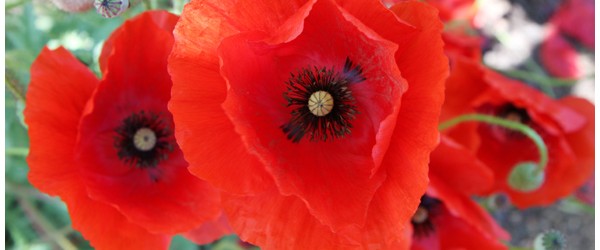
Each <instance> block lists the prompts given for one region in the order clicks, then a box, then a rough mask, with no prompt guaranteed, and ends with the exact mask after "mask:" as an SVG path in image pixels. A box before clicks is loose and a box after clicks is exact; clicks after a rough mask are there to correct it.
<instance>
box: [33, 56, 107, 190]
mask: <svg viewBox="0 0 600 250" xmlns="http://www.w3.org/2000/svg"><path fill="white" fill-rule="evenodd" d="M97 84H98V79H96V77H95V76H94V73H92V72H91V71H90V70H89V69H88V68H86V67H85V66H84V65H83V64H82V63H81V62H79V61H78V60H77V58H75V57H74V56H73V55H72V54H71V53H70V52H68V51H67V50H65V49H64V48H62V47H60V48H58V49H56V50H53V51H52V50H49V49H48V48H43V49H42V52H41V53H40V55H39V56H38V58H37V59H36V60H35V61H34V62H33V65H32V66H31V82H30V84H29V89H28V91H27V98H26V104H25V111H24V114H25V123H27V125H28V127H29V141H30V143H29V144H30V145H31V146H30V153H29V156H28V157H27V162H28V165H29V169H30V171H29V174H28V176H29V181H30V182H31V183H32V184H33V185H34V186H35V187H37V188H38V189H40V190H41V191H43V192H45V193H48V194H50V195H65V194H66V193H70V192H71V189H72V188H73V187H72V185H71V181H70V180H72V179H76V178H78V172H77V170H76V167H75V165H73V163H72V160H73V150H74V148H75V141H76V138H77V125H78V124H79V119H80V118H81V115H82V113H83V109H84V106H85V104H86V102H87V101H88V99H89V98H90V96H91V95H92V92H93V91H94V88H95V87H96V85H97Z"/></svg>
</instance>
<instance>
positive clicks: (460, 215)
mask: <svg viewBox="0 0 600 250" xmlns="http://www.w3.org/2000/svg"><path fill="white" fill-rule="evenodd" d="M430 178H431V185H430V190H429V191H428V193H429V194H430V195H432V196H433V197H436V198H438V199H440V200H441V201H442V202H443V204H444V206H445V207H446V208H447V211H448V213H449V215H450V216H452V217H456V218H457V219H459V220H460V221H462V224H466V225H468V226H469V227H472V229H471V231H474V233H471V234H465V235H473V236H475V238H477V236H478V235H479V236H480V238H481V239H480V240H479V241H480V242H487V243H486V244H484V245H480V247H479V248H473V249H488V248H487V247H483V246H486V245H491V246H496V248H498V247H500V248H505V246H503V245H502V244H500V242H498V240H503V241H508V240H509V239H510V235H509V234H508V233H507V232H506V231H504V229H502V228H501V227H500V226H499V225H498V224H496V222H495V221H494V219H493V218H492V217H491V216H490V215H489V214H488V213H487V212H486V211H485V210H484V209H483V208H481V207H480V206H479V205H478V204H477V203H475V202H474V201H473V200H471V199H470V198H469V196H467V195H466V194H461V193H459V192H457V191H458V190H456V189H454V188H453V187H452V186H449V185H447V183H446V182H444V181H445V180H444V177H442V176H431V177H430ZM436 225H438V226H439V228H440V237H441V240H442V246H444V248H449V247H451V245H447V242H457V243H458V242H462V243H460V244H465V243H467V242H468V241H469V240H466V239H469V238H470V237H459V236H456V234H454V233H453V230H452V229H451V226H452V225H455V223H445V222H441V221H440V222H437V221H436ZM457 226H458V225H457ZM465 229H466V228H465ZM444 230H446V233H444ZM457 246H460V245H457ZM457 246H455V247H457ZM471 246H477V245H476V244H473V245H471Z"/></svg>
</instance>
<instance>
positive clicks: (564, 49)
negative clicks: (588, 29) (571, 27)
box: [540, 31, 583, 79]
mask: <svg viewBox="0 0 600 250" xmlns="http://www.w3.org/2000/svg"><path fill="white" fill-rule="evenodd" d="M578 57H579V55H578V53H577V50H575V48H573V46H572V45H571V44H569V42H568V41H567V39H565V38H564V37H562V36H561V35H560V34H559V33H558V32H557V31H550V34H549V35H548V36H547V37H546V38H545V39H544V41H543V42H542V45H541V46H540V59H541V62H542V64H543V65H544V67H545V68H546V70H547V71H548V73H550V74H551V75H553V76H555V77H560V78H570V79H577V78H580V77H582V76H583V71H582V67H581V65H579V58H578Z"/></svg>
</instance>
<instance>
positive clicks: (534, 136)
mask: <svg viewBox="0 0 600 250" xmlns="http://www.w3.org/2000/svg"><path fill="white" fill-rule="evenodd" d="M463 122H484V123H488V124H492V125H497V126H501V127H504V128H507V129H511V130H515V131H518V132H520V133H522V134H524V135H526V136H527V137H529V139H531V141H533V143H535V146H536V147H537V149H538V152H539V154H540V161H539V162H538V168H537V173H541V172H543V171H544V168H546V165H548V148H547V147H546V144H545V143H544V140H542V137H541V136H540V135H539V134H538V133H537V132H535V130H533V129H532V128H530V127H528V126H526V125H523V124H522V123H520V122H513V121H509V120H506V119H502V118H498V117H495V116H491V115H482V114H467V115H461V116H459V117H455V118H453V119H450V120H448V121H445V122H443V123H441V124H440V125H439V126H438V129H439V130H440V131H442V130H445V129H448V128H450V127H453V126H455V125H457V124H459V123H463Z"/></svg>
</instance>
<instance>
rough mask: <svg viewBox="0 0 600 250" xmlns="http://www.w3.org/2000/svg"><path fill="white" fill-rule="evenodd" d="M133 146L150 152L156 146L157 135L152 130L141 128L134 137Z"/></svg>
mask: <svg viewBox="0 0 600 250" xmlns="http://www.w3.org/2000/svg"><path fill="white" fill-rule="evenodd" d="M133 145H135V148H137V149H138V150H140V151H148V150H151V149H152V148H154V145H156V134H155V133H154V131H152V129H149V128H140V129H138V130H137V131H136V132H135V135H133Z"/></svg>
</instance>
